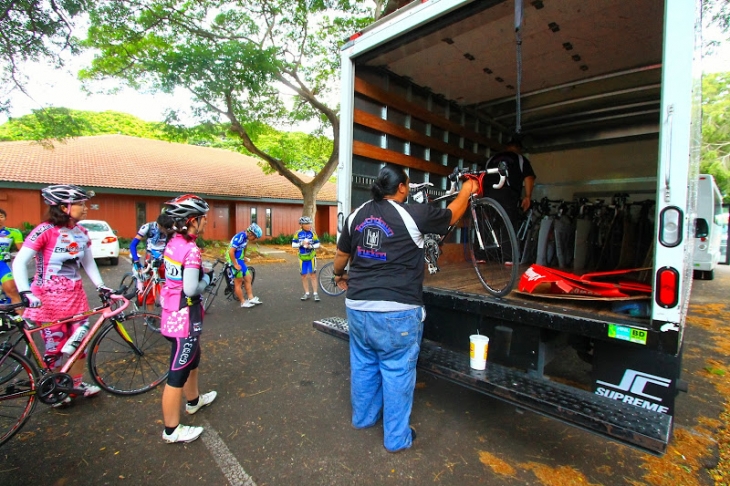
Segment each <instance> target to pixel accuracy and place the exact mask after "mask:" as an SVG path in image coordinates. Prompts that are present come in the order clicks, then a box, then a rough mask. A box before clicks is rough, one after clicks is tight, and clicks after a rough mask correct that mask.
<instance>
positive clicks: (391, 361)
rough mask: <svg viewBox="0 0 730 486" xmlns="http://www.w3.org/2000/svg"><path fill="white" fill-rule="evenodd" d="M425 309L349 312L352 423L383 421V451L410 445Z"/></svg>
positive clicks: (358, 425) (362, 424)
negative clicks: (417, 365) (412, 410)
mask: <svg viewBox="0 0 730 486" xmlns="http://www.w3.org/2000/svg"><path fill="white" fill-rule="evenodd" d="M422 318H423V309H422V308H420V307H419V308H416V309H411V310H407V311H396V312H364V311H357V310H353V309H349V308H348V309H347V323H348V326H349V328H350V374H351V389H350V400H351V402H352V425H353V427H355V428H357V429H362V428H366V427H372V426H373V425H375V423H376V422H377V421H378V419H380V417H381V416H382V417H383V431H384V440H383V444H384V445H385V448H386V449H387V450H388V451H390V452H396V451H399V450H401V449H407V448H409V447H411V443H412V438H411V430H410V427H409V423H410V418H411V409H412V408H413V391H414V389H415V386H416V362H417V361H418V352H419V351H420V350H421V338H422V336H423V322H422Z"/></svg>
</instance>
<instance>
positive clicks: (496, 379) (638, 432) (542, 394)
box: [313, 317, 672, 455]
mask: <svg viewBox="0 0 730 486" xmlns="http://www.w3.org/2000/svg"><path fill="white" fill-rule="evenodd" d="M313 326H314V328H315V329H317V330H319V331H322V332H324V333H326V334H330V335H332V336H335V337H338V338H341V339H344V340H348V339H349V332H348V327H347V319H343V318H341V317H330V318H324V319H320V320H317V321H314V323H313ZM418 368H420V369H421V370H423V371H426V372H428V373H431V374H433V375H436V376H439V377H441V378H444V379H446V380H449V381H452V382H454V383H457V384H459V385H462V386H465V387H467V388H470V389H472V390H475V391H478V392H481V393H484V394H486V395H489V396H491V397H494V398H498V399H500V400H503V401H505V402H507V403H510V404H513V405H515V406H518V407H520V408H523V409H525V410H531V411H533V412H535V413H538V414H541V415H545V416H547V417H550V418H554V419H557V420H560V421H561V422H564V423H566V424H568V425H573V426H576V427H579V428H581V429H583V430H587V431H588V432H593V433H595V434H598V435H600V436H603V437H607V438H609V439H613V440H616V441H618V442H621V443H624V444H627V445H630V446H633V447H637V448H639V449H642V450H644V451H647V452H650V453H652V454H657V455H659V454H663V453H664V452H666V449H667V444H668V443H669V439H670V437H671V433H672V416H671V415H666V414H663V413H659V412H654V411H651V410H645V409H643V408H639V407H635V406H633V405H628V404H624V403H622V402H618V401H615V400H611V399H609V398H605V397H601V396H598V395H594V394H593V393H590V392H588V391H585V390H580V389H577V388H573V387H570V386H567V385H563V384H561V383H555V382H552V381H549V380H545V379H543V378H536V377H531V376H529V375H527V374H526V373H523V372H521V371H518V370H514V369H512V368H508V367H505V366H500V365H497V364H494V363H487V369H486V370H483V371H477V370H473V369H471V367H470V366H469V356H468V354H466V353H462V352H457V351H452V350H449V349H445V348H442V347H441V346H439V345H438V344H436V343H434V342H433V341H429V340H426V339H424V340H423V343H422V344H421V353H420V356H419V358H418Z"/></svg>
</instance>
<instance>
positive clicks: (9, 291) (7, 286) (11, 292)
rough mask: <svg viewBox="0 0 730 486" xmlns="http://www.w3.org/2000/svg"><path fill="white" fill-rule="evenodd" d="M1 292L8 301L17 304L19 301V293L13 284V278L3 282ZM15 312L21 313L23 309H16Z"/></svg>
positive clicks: (20, 314)
mask: <svg viewBox="0 0 730 486" xmlns="http://www.w3.org/2000/svg"><path fill="white" fill-rule="evenodd" d="M3 292H5V295H7V296H8V298H9V299H10V303H12V304H17V303H18V302H20V294H19V293H18V287H16V286H15V280H13V279H9V280H6V281H5V282H3ZM15 312H16V313H17V314H18V315H19V316H22V315H23V309H22V308H21V309H16V310H15Z"/></svg>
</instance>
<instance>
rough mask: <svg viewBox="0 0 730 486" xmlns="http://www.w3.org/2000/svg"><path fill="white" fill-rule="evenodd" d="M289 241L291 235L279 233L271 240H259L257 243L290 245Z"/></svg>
mask: <svg viewBox="0 0 730 486" xmlns="http://www.w3.org/2000/svg"><path fill="white" fill-rule="evenodd" d="M291 239H292V235H285V234H284V233H280V234H279V236H274V237H272V238H269V239H267V240H261V241H259V243H260V244H262V245H277V246H282V245H291Z"/></svg>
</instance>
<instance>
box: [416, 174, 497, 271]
mask: <svg viewBox="0 0 730 486" xmlns="http://www.w3.org/2000/svg"><path fill="white" fill-rule="evenodd" d="M488 174H499V182H498V183H497V184H493V185H492V188H494V189H501V188H502V187H503V186H504V183H505V182H506V180H507V175H508V173H507V169H506V167H505V166H504V165H503V164H500V166H499V167H495V168H492V169H485V170H475V171H471V170H462V169H458V168H456V169H454V172H453V173H452V174H451V175H449V180H450V181H451V186H450V188H449V190H448V191H447V192H446V194H444V195H443V196H439V197H437V198H433V199H430V198H429V195H428V192H427V188H428V187H429V186H432V185H433V184H431V183H430V182H424V183H421V184H409V187H410V189H411V190H412V191H415V194H414V195H413V196H412V199H413V200H414V201H415V202H417V203H420V204H436V203H439V202H441V201H447V200H450V199H453V198H455V197H456V195H457V185H458V181H459V180H461V179H462V178H469V179H474V180H476V181H477V182H478V183H479V194H483V192H484V190H483V189H484V185H483V184H484V177H485V175H488ZM476 199H478V197H476V195H475V194H471V195H470V196H469V208H470V214H471V216H472V219H473V220H476V212H475V210H474V201H475V200H476ZM457 224H458V221H457V223H454V224H452V225H450V226H449V227H448V229H447V230H446V232H445V233H444V234H443V235H438V234H435V233H429V234H427V235H424V236H425V241H424V245H423V246H424V251H425V259H426V264H427V267H428V273H430V274H431V275H433V274H435V273H436V272H438V271H439V267H438V258H439V256H440V255H441V249H440V246H441V245H442V244H443V242H444V240H445V239H446V238H447V237H448V236H449V235H450V234H451V232H452V231H453V230H454V228H456V226H457ZM476 236H477V239H478V241H479V246H480V248H482V249H483V248H484V242H483V241H482V236H481V232H479V231H477V232H476ZM495 239H496V238H495Z"/></svg>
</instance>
